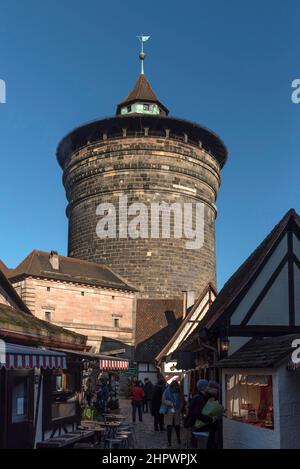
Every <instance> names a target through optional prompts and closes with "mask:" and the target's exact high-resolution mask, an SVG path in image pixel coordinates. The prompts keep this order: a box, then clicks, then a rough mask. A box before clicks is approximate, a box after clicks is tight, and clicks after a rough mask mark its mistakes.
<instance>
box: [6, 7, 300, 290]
mask: <svg viewBox="0 0 300 469" xmlns="http://www.w3.org/2000/svg"><path fill="white" fill-rule="evenodd" d="M0 17H1V28H0V78H1V79H4V80H5V81H6V83H7V104H5V105H0V155H1V185H0V204H1V230H0V246H1V248H0V258H2V259H3V260H4V261H5V262H6V263H7V264H8V265H9V266H15V265H16V264H17V263H18V262H20V261H21V260H22V259H23V258H24V257H25V256H26V255H27V254H28V253H29V252H30V251H31V250H32V249H41V250H51V249H56V250H58V251H59V252H60V253H66V251H67V219H66V217H65V206H66V199H65V195H64V189H63V186H62V183H61V170H60V168H59V166H58V164H57V162H56V159H55V150H56V145H57V143H58V142H59V140H60V139H61V138H62V137H63V136H64V135H65V134H66V133H67V132H68V131H69V130H71V129H72V128H73V127H75V126H78V125H80V124H82V123H84V122H86V121H89V120H92V119H95V118H100V117H103V116H107V115H112V114H114V112H115V106H116V104H117V103H118V102H119V101H120V100H121V99H122V98H124V97H125V96H126V94H127V93H128V92H129V90H130V89H131V87H132V85H133V83H134V81H135V79H136V77H137V75H138V72H139V64H138V43H137V39H136V35H137V34H139V33H140V32H143V33H144V34H151V35H152V37H151V41H149V42H148V43H147V51H146V52H147V59H146V64H145V66H146V74H147V76H148V78H149V80H150V82H151V84H152V86H153V88H154V90H155V92H156V93H157V94H158V96H159V98H160V99H161V100H162V101H163V102H164V103H165V104H166V105H167V106H168V107H169V108H170V109H171V113H172V115H174V116H179V117H183V118H187V119H190V120H194V121H197V122H199V123H201V124H203V125H205V126H207V127H209V128H211V129H212V130H214V131H215V132H217V133H218V134H219V135H220V136H221V138H222V139H223V140H224V141H225V143H226V145H227V147H228V150H229V160H228V163H227V165H226V167H225V168H224V170H223V174H222V176H223V183H222V188H221V191H220V193H219V198H218V201H217V205H218V209H219V215H218V219H217V224H216V229H217V263H218V286H219V287H221V286H222V284H223V283H224V281H225V280H226V279H227V278H228V277H229V276H230V275H231V274H232V273H233V272H234V270H235V269H236V268H237V267H238V266H239V265H240V263H241V262H242V261H243V260H244V259H245V257H247V256H248V254H249V253H250V252H251V251H252V250H253V249H254V248H255V247H256V246H257V244H258V243H259V242H260V241H261V240H262V239H263V238H264V237H265V235H266V234H267V233H268V232H269V231H270V230H271V228H272V227H273V226H274V225H275V223H276V222H277V221H278V220H279V219H280V218H281V217H282V216H283V214H284V213H285V212H286V211H287V210H288V209H289V208H291V207H294V208H296V209H298V211H300V197H299V174H300V163H299V143H300V127H299V118H300V104H298V105H296V104H293V103H292V102H291V99H290V96H291V82H292V80H293V79H295V78H300V62H299V44H300V28H299V17H300V3H299V1H297V0H295V1H293V0H289V1H288V2H283V1H281V0H280V1H278V0H260V1H258V0H251V1H250V0H248V1H240V0H228V1H225V0H223V1H222V0H209V1H208V0H207V1H202V0H190V1H186V2H182V1H174V0H167V1H166V0H163V1H157V0H152V1H151V2H149V1H148V2H142V1H141V0H139V1H135V0H131V1H127V2H125V1H124V0H122V1H121V0H118V1H116V0H110V1H109V2H104V1H100V0H85V1H83V0H51V1H50V0H43V1H40V0H27V1H26V2H25V1H20V0H1V3H0Z"/></svg>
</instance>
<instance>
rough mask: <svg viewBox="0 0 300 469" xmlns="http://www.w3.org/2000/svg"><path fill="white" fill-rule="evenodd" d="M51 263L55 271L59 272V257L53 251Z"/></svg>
mask: <svg viewBox="0 0 300 469" xmlns="http://www.w3.org/2000/svg"><path fill="white" fill-rule="evenodd" d="M49 262H50V264H51V267H52V269H53V270H59V255H58V252H57V251H51V252H50V256H49Z"/></svg>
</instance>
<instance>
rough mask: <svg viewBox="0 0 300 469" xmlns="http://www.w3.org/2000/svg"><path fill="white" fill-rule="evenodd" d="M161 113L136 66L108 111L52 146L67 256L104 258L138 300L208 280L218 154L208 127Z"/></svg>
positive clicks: (221, 150)
mask: <svg viewBox="0 0 300 469" xmlns="http://www.w3.org/2000/svg"><path fill="white" fill-rule="evenodd" d="M140 58H141V60H143V59H144V56H143V57H140ZM168 114H169V111H168V109H167V108H166V106H164V105H163V104H162V103H161V102H160V101H159V100H158V98H157V97H156V95H155V94H154V92H153V90H152V88H151V86H150V84H149V82H148V80H147V78H146V76H145V75H144V73H143V69H142V73H141V74H140V76H139V77H138V80H137V82H136V84H135V86H134V88H133V90H132V91H131V93H130V94H129V95H128V97H127V98H126V99H125V100H124V101H122V102H121V103H120V104H119V105H118V106H117V112H116V116H114V117H110V118H106V119H101V120H97V121H94V122H91V123H88V124H85V125H83V126H81V127H79V128H77V129H75V130H73V131H72V132H71V133H70V134H68V135H67V136H66V137H65V138H64V139H63V140H62V141H61V143H60V144H59V146H58V150H57V158H58V161H59V164H60V165H61V167H62V169H63V183H64V186H65V189H66V194H67V199H68V207H67V216H68V219H69V247H68V250H69V252H68V254H69V256H73V257H78V258H82V259H88V260H92V261H96V262H99V263H103V264H106V265H107V266H109V267H110V268H112V270H114V271H115V272H116V273H118V274H120V275H121V276H122V277H124V278H125V279H126V280H127V281H128V282H130V283H131V284H133V285H134V286H136V287H137V288H138V289H139V290H140V295H141V296H142V297H144V298H176V297H180V296H181V293H182V291H190V290H193V291H195V293H196V294H200V293H201V291H202V290H203V288H204V287H205V286H206V285H207V284H208V283H209V282H211V283H213V284H215V277H216V268H215V227H214V224H215V218H216V213H217V212H216V206H215V202H216V197H217V193H218V190H219V186H220V170H221V168H222V166H223V165H224V163H225V161H226V158H227V151H226V148H225V146H224V144H223V142H222V141H221V140H220V139H219V137H218V136H217V135H215V134H214V133H213V132H212V131H210V130H208V129H206V128H204V127H202V126H200V125H198V124H195V123H193V122H189V121H186V120H183V119H178V118H174V117H169V115H168ZM174 204H175V205H174ZM168 222H169V228H168ZM180 223H181V228H180ZM195 233H197V234H195ZM193 236H194V238H193ZM196 238H197V239H196Z"/></svg>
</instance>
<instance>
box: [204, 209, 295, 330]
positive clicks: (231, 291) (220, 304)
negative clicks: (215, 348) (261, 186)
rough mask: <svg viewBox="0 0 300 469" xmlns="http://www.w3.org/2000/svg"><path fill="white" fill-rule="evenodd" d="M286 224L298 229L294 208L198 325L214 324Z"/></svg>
mask: <svg viewBox="0 0 300 469" xmlns="http://www.w3.org/2000/svg"><path fill="white" fill-rule="evenodd" d="M288 226H294V227H297V229H298V230H300V217H299V215H298V214H297V213H296V211H295V210H294V209H291V210H289V211H288V212H287V213H286V214H285V215H284V217H283V218H282V219H281V220H280V222H279V223H278V224H277V225H276V226H275V227H274V228H273V230H272V231H271V232H270V234H269V235H268V236H267V237H266V238H265V239H264V240H263V241H262V243H261V244H260V245H259V246H258V247H257V248H256V249H255V251H254V252H253V253H252V254H251V255H250V256H249V257H248V258H247V259H246V260H245V262H244V263H243V264H242V265H241V266H240V268H239V269H238V270H237V271H236V272H235V273H234V274H233V275H232V276H231V277H230V279H229V280H228V281H227V282H226V283H225V285H224V287H223V288H222V290H221V291H220V293H219V294H218V296H217V298H216V300H215V301H214V303H213V304H212V306H211V308H210V310H209V312H208V313H207V315H206V317H205V319H204V321H203V323H202V324H200V326H203V327H206V328H207V329H210V328H212V327H213V326H214V325H215V324H216V322H217V321H218V319H219V318H221V316H222V314H223V313H224V312H225V310H226V309H227V308H228V307H229V306H230V305H231V304H232V303H233V301H234V300H235V299H236V297H237V296H238V294H239V293H240V292H241V291H242V290H243V289H244V288H245V286H246V285H247V284H248V282H249V281H250V280H251V278H252V277H253V276H254V275H255V273H256V272H257V271H258V269H259V268H260V267H261V265H262V264H263V262H264V261H265V259H266V257H267V256H268V254H269V253H270V251H271V250H272V248H273V247H274V246H275V244H276V242H277V241H278V240H279V239H280V237H281V236H282V235H283V233H284V232H285V231H286V230H287V228H288Z"/></svg>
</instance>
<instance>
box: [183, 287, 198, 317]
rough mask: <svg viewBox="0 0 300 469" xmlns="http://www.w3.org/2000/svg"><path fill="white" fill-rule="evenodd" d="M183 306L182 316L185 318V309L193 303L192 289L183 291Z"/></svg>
mask: <svg viewBox="0 0 300 469" xmlns="http://www.w3.org/2000/svg"><path fill="white" fill-rule="evenodd" d="M182 293H183V308H182V312H183V313H182V318H183V319H185V318H186V314H187V310H188V308H190V306H193V304H194V303H195V292H194V290H187V291H183V292H182Z"/></svg>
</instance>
